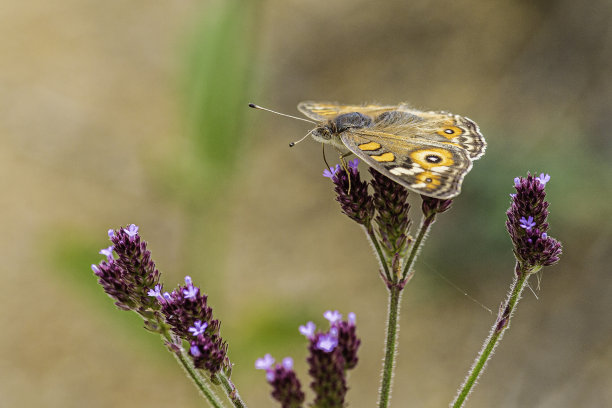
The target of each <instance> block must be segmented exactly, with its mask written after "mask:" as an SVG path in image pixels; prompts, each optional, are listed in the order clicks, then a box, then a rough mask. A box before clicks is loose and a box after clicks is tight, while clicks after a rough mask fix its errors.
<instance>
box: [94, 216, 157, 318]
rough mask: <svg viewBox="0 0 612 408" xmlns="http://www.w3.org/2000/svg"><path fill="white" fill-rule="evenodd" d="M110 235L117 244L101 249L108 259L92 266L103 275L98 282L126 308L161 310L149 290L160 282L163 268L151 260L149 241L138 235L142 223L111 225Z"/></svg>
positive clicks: (139, 311)
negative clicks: (117, 226)
mask: <svg viewBox="0 0 612 408" xmlns="http://www.w3.org/2000/svg"><path fill="white" fill-rule="evenodd" d="M108 236H109V238H110V240H111V242H112V244H113V245H111V246H109V247H108V248H104V249H102V250H101V251H100V254H101V255H104V256H105V257H106V260H104V261H102V262H100V263H99V264H98V265H92V266H91V269H92V270H93V272H94V274H95V275H96V276H97V277H98V278H99V279H98V283H100V285H102V287H103V288H104V291H105V292H106V293H107V294H108V295H109V296H110V297H111V298H113V299H115V300H116V302H115V305H117V307H118V308H120V309H122V310H133V311H136V312H138V313H140V314H141V315H145V314H147V313H148V312H149V311H151V310H158V309H159V305H158V304H157V302H156V301H155V300H154V299H151V298H150V297H149V296H148V292H149V290H150V289H151V288H153V287H154V286H156V285H158V282H159V271H158V270H157V269H156V268H155V262H153V260H151V252H149V251H148V250H147V243H146V242H145V241H143V240H141V239H140V235H138V227H137V226H136V225H134V224H131V225H129V226H127V227H125V228H119V229H117V230H112V229H111V230H109V231H108ZM114 254H116V255H117V257H116V258H115V256H114Z"/></svg>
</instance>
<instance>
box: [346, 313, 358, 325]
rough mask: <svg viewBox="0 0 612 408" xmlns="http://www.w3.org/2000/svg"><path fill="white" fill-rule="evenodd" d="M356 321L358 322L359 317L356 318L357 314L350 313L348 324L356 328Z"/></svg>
mask: <svg viewBox="0 0 612 408" xmlns="http://www.w3.org/2000/svg"><path fill="white" fill-rule="evenodd" d="M356 321H357V316H355V313H353V312H350V313H349V314H348V323H349V325H351V326H354V325H355V322H356Z"/></svg>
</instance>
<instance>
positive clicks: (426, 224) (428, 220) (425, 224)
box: [402, 213, 436, 280]
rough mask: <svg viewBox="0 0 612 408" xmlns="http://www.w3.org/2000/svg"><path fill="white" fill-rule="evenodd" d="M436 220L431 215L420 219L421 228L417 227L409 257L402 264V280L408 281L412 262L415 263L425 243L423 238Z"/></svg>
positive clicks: (433, 215) (411, 272) (410, 275)
mask: <svg viewBox="0 0 612 408" xmlns="http://www.w3.org/2000/svg"><path fill="white" fill-rule="evenodd" d="M435 218H436V214H435V213H433V214H431V215H430V216H428V217H425V216H424V217H423V218H422V219H421V226H420V227H419V233H418V235H417V237H416V239H415V241H414V243H413V244H412V248H411V251H410V255H409V256H408V260H407V261H406V263H405V264H404V270H403V272H402V280H410V278H412V275H413V274H414V272H413V271H412V267H413V266H414V261H416V257H417V255H418V254H419V252H420V251H421V247H422V246H423V243H424V242H425V238H426V237H427V234H428V232H429V229H430V228H431V225H432V224H433V223H434V221H435Z"/></svg>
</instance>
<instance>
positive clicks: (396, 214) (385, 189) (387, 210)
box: [370, 168, 412, 258]
mask: <svg viewBox="0 0 612 408" xmlns="http://www.w3.org/2000/svg"><path fill="white" fill-rule="evenodd" d="M370 174H372V181H371V182H370V185H371V186H372V189H373V190H374V196H373V202H374V208H376V211H377V214H376V217H375V218H374V221H375V222H376V225H377V226H378V235H379V237H380V242H381V244H382V249H383V250H384V251H385V252H386V255H387V257H388V258H393V256H395V254H398V253H401V252H403V250H404V249H405V248H406V246H407V245H408V244H409V243H410V238H409V236H410V226H411V224H412V221H411V220H410V218H409V216H408V212H409V211H410V204H409V203H408V189H406V188H405V187H404V186H402V185H401V184H398V183H396V182H395V181H393V180H391V179H390V178H388V177H387V176H385V175H383V174H382V173H379V172H378V171H376V170H374V169H373V168H370Z"/></svg>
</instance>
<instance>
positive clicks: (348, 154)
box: [336, 149, 353, 194]
mask: <svg viewBox="0 0 612 408" xmlns="http://www.w3.org/2000/svg"><path fill="white" fill-rule="evenodd" d="M336 151H337V152H338V154H339V155H340V165H341V166H342V168H343V169H344V171H345V172H346V175H347V177H348V183H349V185H348V191H347V192H346V194H351V173H350V170H349V167H348V164H347V163H346V160H344V158H345V157H347V156H350V155H351V154H353V152H348V153H342V152H340V150H338V149H336Z"/></svg>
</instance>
